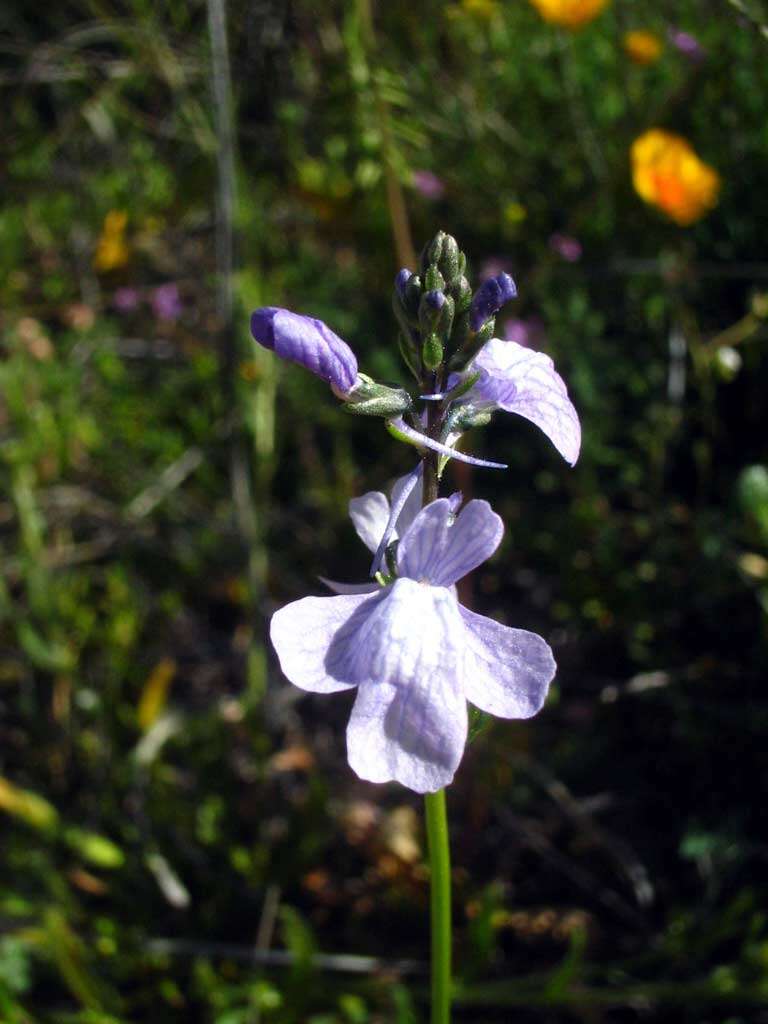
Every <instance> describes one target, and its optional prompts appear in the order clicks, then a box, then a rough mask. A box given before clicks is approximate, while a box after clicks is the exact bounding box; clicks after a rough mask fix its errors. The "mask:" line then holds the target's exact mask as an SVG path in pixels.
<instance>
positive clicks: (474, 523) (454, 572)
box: [397, 498, 504, 587]
mask: <svg viewBox="0 0 768 1024" xmlns="http://www.w3.org/2000/svg"><path fill="white" fill-rule="evenodd" d="M454 510H455V501H454V500H453V499H452V498H438V499H437V501H433V502H432V503H431V504H429V505H427V507H426V508H424V509H422V510H421V512H420V513H419V515H418V516H417V517H416V519H415V520H414V522H413V525H412V526H411V528H410V530H408V532H407V533H406V534H405V536H404V537H403V538H402V539H401V541H400V548H399V550H398V556H397V564H398V570H399V572H400V574H401V575H402V576H409V577H410V578H411V579H414V580H427V581H428V582H429V583H431V584H432V585H433V586H440V587H447V586H450V585H451V584H452V583H455V582H456V581H457V580H460V579H462V577H464V576H466V575H467V573H469V572H471V571H472V570H473V569H474V568H476V567H477V566H478V565H480V564H481V563H482V562H484V561H485V560H486V559H487V558H490V557H491V555H492V554H493V552H494V551H495V550H496V548H497V547H498V546H499V543H500V542H501V538H502V535H503V533H504V525H503V523H502V521H501V519H500V518H499V516H497V515H496V513H495V512H494V511H493V509H492V508H491V506H490V505H489V504H488V502H487V501H479V500H477V499H475V500H473V501H470V502H467V504H466V505H465V506H464V508H463V509H462V510H461V512H460V513H459V515H458V516H457V518H456V521H455V522H453V512H454ZM451 524H453V525H451Z"/></svg>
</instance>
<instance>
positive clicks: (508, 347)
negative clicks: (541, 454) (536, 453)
mask: <svg viewBox="0 0 768 1024" xmlns="http://www.w3.org/2000/svg"><path fill="white" fill-rule="evenodd" d="M478 371H479V372H480V374H481V376H480V379H479V380H478V381H477V382H476V383H475V384H473V386H472V388H471V389H470V390H469V391H468V392H467V394H466V395H464V396H462V398H461V399H460V402H461V403H466V404H468V405H471V406H473V407H474V408H475V409H482V408H487V409H503V410H504V411H505V412H514V413H517V415H518V416H523V417H525V419H527V420H530V421H531V423H535V424H536V426H537V427H538V428H539V429H540V430H542V431H543V432H544V433H545V434H546V435H547V437H548V438H549V439H550V441H551V442H552V444H553V445H554V446H555V448H557V450H558V451H559V452H560V454H561V455H562V456H563V458H564V459H565V461H566V462H568V463H570V465H574V463H575V462H576V460H577V459H578V457H579V450H580V448H581V424H580V423H579V416H578V413H577V412H576V409H575V408H574V406H573V403H572V402H571V400H570V398H569V397H568V389H567V388H566V386H565V383H564V381H563V379H562V377H561V376H560V375H559V374H558V373H557V371H556V370H555V364H554V363H553V362H552V360H551V359H550V358H549V356H548V355H545V354H544V353H543V352H534V351H533V350H532V349H529V348H525V347H524V346H523V345H519V344H518V343H517V342H514V341H502V340H501V338H491V340H490V341H489V342H487V343H486V344H485V345H483V347H482V348H481V349H480V351H479V352H478V354H477V355H476V356H475V358H474V359H473V360H472V361H471V362H470V363H469V365H468V366H467V367H466V369H465V370H464V373H463V375H466V374H470V373H477V372H478ZM460 376H461V375H459V374H452V375H451V377H450V378H449V380H448V386H449V387H454V386H455V385H456V384H457V383H458V381H459V379H460Z"/></svg>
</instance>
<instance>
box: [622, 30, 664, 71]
mask: <svg viewBox="0 0 768 1024" xmlns="http://www.w3.org/2000/svg"><path fill="white" fill-rule="evenodd" d="M623 43H624V49H625V50H626V52H627V56H628V57H629V59H630V60H632V61H634V62H635V64H653V63H654V62H655V61H657V60H658V59H659V57H660V56H661V51H662V50H663V49H664V44H663V43H662V41H661V40H660V39H659V37H658V36H657V35H656V34H655V33H654V32H646V31H645V29H636V30H635V31H634V32H627V33H626V34H625V36H624V39H623Z"/></svg>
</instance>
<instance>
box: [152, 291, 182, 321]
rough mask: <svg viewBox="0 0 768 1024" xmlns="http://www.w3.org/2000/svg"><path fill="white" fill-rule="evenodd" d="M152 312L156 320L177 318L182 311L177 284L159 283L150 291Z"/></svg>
mask: <svg viewBox="0 0 768 1024" xmlns="http://www.w3.org/2000/svg"><path fill="white" fill-rule="evenodd" d="M149 301H150V303H151V304H152V312H153V313H154V314H155V316H156V317H157V319H158V320H166V321H169V322H170V321H173V320H178V319H179V317H180V316H181V313H182V309H183V307H182V303H181V295H180V294H179V287H178V285H176V284H174V283H173V282H169V283H168V284H161V285H160V286H159V287H158V288H155V289H154V290H153V291H152V295H151V297H150V300H149Z"/></svg>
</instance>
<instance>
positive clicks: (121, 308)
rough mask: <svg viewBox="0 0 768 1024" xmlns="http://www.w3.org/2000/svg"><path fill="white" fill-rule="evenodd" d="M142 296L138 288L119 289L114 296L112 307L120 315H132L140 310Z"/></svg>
mask: <svg viewBox="0 0 768 1024" xmlns="http://www.w3.org/2000/svg"><path fill="white" fill-rule="evenodd" d="M140 302H141V295H140V294H139V290H138V288H118V289H117V291H116V292H115V294H114V295H113V296H112V305H113V306H114V307H115V309H116V310H117V311H118V313H132V312H133V311H134V310H135V309H138V307H139V303H140Z"/></svg>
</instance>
